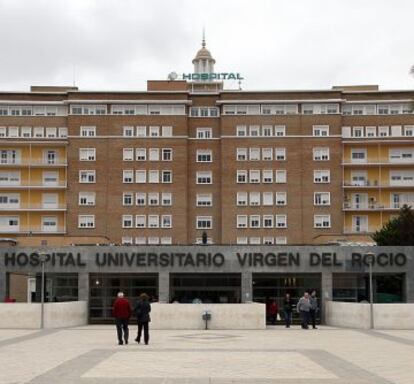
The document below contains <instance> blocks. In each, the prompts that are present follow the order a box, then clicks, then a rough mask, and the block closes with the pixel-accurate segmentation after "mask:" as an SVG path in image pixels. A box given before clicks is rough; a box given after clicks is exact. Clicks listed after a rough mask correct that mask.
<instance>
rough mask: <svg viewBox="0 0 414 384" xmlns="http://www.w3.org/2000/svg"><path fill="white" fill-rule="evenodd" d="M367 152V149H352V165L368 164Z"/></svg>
mask: <svg viewBox="0 0 414 384" xmlns="http://www.w3.org/2000/svg"><path fill="white" fill-rule="evenodd" d="M366 161H367V150H366V149H365V148H351V162H352V163H366Z"/></svg>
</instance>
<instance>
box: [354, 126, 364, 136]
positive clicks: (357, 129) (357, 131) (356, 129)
mask: <svg viewBox="0 0 414 384" xmlns="http://www.w3.org/2000/svg"><path fill="white" fill-rule="evenodd" d="M352 136H353V137H363V136H364V127H353V128H352Z"/></svg>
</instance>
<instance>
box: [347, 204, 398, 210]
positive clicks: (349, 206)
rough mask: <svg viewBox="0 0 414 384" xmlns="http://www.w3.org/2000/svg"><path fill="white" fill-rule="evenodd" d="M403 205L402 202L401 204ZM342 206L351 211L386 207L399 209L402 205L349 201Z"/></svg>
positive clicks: (384, 208)
mask: <svg viewBox="0 0 414 384" xmlns="http://www.w3.org/2000/svg"><path fill="white" fill-rule="evenodd" d="M401 206H402V204H401ZM342 208H343V209H344V210H349V211H370V210H372V211H379V210H386V209H399V208H400V206H399V204H395V205H389V204H388V205H385V204H380V203H363V204H361V203H359V204H357V203H348V202H345V203H344V204H343V206H342Z"/></svg>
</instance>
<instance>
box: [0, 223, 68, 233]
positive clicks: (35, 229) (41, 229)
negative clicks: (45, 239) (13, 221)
mask: <svg viewBox="0 0 414 384" xmlns="http://www.w3.org/2000/svg"><path fill="white" fill-rule="evenodd" d="M0 233H20V234H27V235H30V234H38V233H42V234H46V233H47V234H54V233H55V234H62V233H66V227H65V226H60V225H58V226H55V227H51V226H46V227H45V226H41V225H31V226H22V225H20V226H13V227H7V228H5V227H0Z"/></svg>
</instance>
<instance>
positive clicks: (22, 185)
mask: <svg viewBox="0 0 414 384" xmlns="http://www.w3.org/2000/svg"><path fill="white" fill-rule="evenodd" d="M66 187H67V182H66V181H57V182H44V181H27V180H24V181H21V182H19V183H18V182H13V183H10V182H9V183H5V182H0V190H3V189H28V188H33V189H64V188H66Z"/></svg>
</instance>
